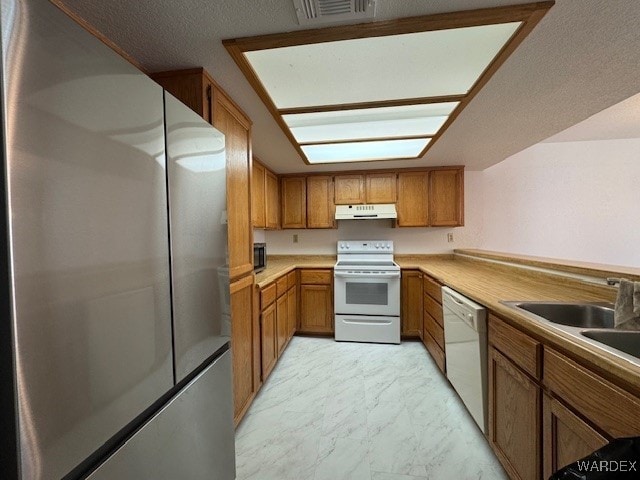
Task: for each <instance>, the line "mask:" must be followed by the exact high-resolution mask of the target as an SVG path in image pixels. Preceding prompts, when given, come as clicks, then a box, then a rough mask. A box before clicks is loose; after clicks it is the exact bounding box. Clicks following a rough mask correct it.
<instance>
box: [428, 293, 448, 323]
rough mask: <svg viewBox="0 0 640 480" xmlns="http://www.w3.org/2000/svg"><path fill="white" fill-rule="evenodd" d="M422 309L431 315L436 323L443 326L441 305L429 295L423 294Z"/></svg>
mask: <svg viewBox="0 0 640 480" xmlns="http://www.w3.org/2000/svg"><path fill="white" fill-rule="evenodd" d="M424 311H425V312H427V313H428V314H429V315H431V316H432V317H433V318H434V319H435V321H436V322H438V325H440V326H441V327H444V319H443V315H442V305H440V304H439V303H438V302H436V301H435V300H434V299H433V298H431V295H427V294H426V293H425V294H424Z"/></svg>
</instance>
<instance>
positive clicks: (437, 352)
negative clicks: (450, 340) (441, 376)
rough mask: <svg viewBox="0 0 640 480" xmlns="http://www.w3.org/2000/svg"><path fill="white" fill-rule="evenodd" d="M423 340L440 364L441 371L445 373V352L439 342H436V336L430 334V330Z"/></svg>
mask: <svg viewBox="0 0 640 480" xmlns="http://www.w3.org/2000/svg"><path fill="white" fill-rule="evenodd" d="M422 341H423V342H424V346H425V347H427V350H428V351H429V353H430V354H431V356H432V357H433V360H434V361H435V362H436V365H438V368H439V369H440V371H441V372H442V373H445V357H444V352H443V351H442V349H441V348H440V347H439V346H438V342H436V341H435V340H434V338H433V337H432V336H431V335H429V333H428V332H427V333H425V335H424V337H423V339H422Z"/></svg>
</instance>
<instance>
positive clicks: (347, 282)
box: [334, 240, 400, 343]
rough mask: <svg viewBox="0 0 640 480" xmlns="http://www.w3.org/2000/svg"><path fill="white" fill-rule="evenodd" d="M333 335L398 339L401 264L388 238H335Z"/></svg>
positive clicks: (371, 339) (352, 338) (354, 339)
mask: <svg viewBox="0 0 640 480" xmlns="http://www.w3.org/2000/svg"><path fill="white" fill-rule="evenodd" d="M337 249H338V261H337V263H336V265H335V267H334V310H335V339H336V340H338V341H350V342H375V343H400V267H399V266H398V264H397V263H395V262H394V261H393V242H392V241H390V240H348V241H347V240H345V241H339V242H338V246H337Z"/></svg>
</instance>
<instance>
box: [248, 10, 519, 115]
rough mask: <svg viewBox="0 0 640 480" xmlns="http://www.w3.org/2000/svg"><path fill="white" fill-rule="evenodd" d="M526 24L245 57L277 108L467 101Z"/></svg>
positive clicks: (295, 48) (250, 53)
mask: <svg viewBox="0 0 640 480" xmlns="http://www.w3.org/2000/svg"><path fill="white" fill-rule="evenodd" d="M520 25H521V22H511V23H501V24H494V25H481V26H475V27H465V28H453V29H447V30H434V31H427V32H418V33H409V34H402V35H390V36H382V37H369V38H360V39H353V40H341V41H335V42H323V43H315V44H307V45H296V46H292V47H281V48H272V49H265V50H254V51H248V52H244V55H245V58H246V60H247V62H248V63H249V64H250V65H251V67H252V68H253V70H254V71H255V72H256V74H257V75H258V78H259V79H260V82H261V83H262V85H263V86H264V88H265V90H266V91H267V93H268V94H269V96H270V97H271V99H272V101H273V103H274V104H275V106H276V107H277V108H279V109H282V108H291V107H312V106H318V105H335V104H343V103H358V102H369V101H382V100H388V99H398V98H418V97H437V96H443V95H460V94H466V93H467V92H468V91H469V89H470V88H471V87H472V86H473V84H474V83H475V82H476V80H477V79H478V78H479V77H480V75H481V74H482V72H484V70H485V69H486V68H487V66H488V65H489V64H490V63H491V61H492V60H493V59H494V58H495V56H496V55H497V54H498V52H499V51H500V49H501V48H502V47H503V46H504V45H505V44H506V43H507V41H508V40H509V39H510V38H511V36H512V35H513V34H514V33H515V32H516V30H517V29H518V27H519V26H520Z"/></svg>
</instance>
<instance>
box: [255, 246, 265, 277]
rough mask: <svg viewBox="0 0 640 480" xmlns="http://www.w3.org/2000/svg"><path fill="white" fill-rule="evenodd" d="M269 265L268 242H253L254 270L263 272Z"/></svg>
mask: <svg viewBox="0 0 640 480" xmlns="http://www.w3.org/2000/svg"><path fill="white" fill-rule="evenodd" d="M266 266H267V244H266V243H254V244H253V271H254V272H256V273H257V272H261V271H262V270H264V269H265V268H266Z"/></svg>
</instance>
